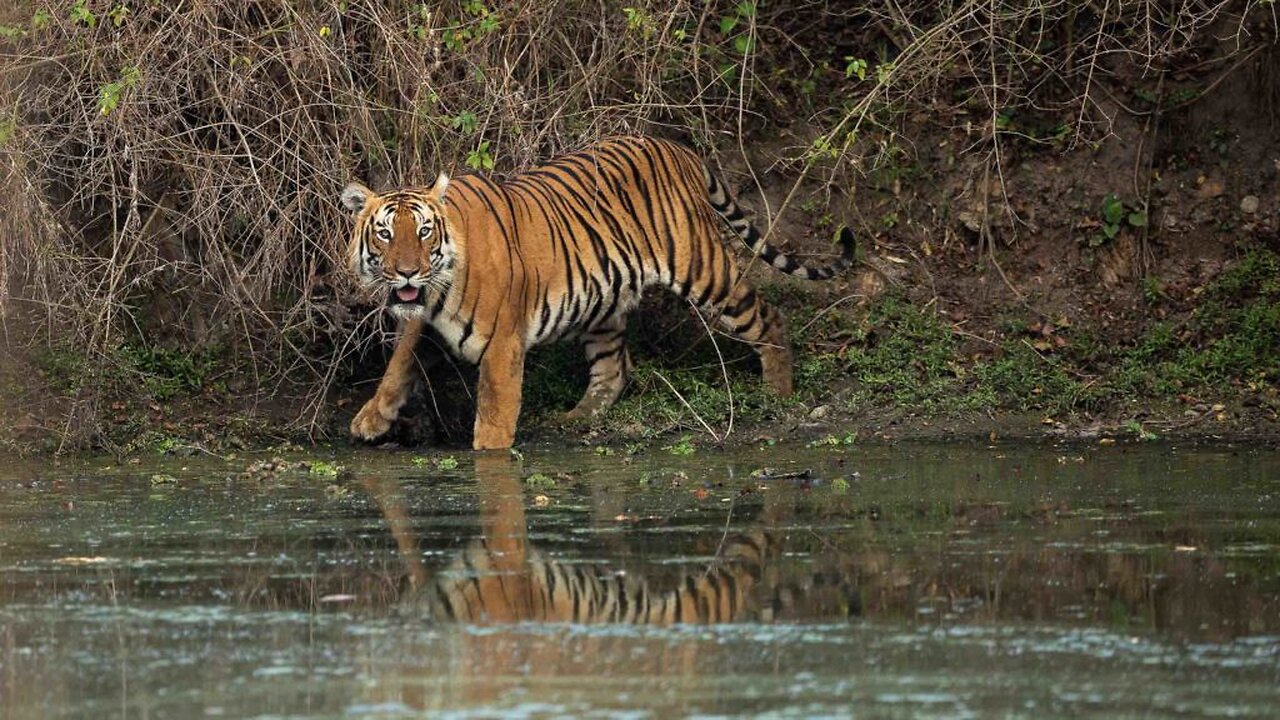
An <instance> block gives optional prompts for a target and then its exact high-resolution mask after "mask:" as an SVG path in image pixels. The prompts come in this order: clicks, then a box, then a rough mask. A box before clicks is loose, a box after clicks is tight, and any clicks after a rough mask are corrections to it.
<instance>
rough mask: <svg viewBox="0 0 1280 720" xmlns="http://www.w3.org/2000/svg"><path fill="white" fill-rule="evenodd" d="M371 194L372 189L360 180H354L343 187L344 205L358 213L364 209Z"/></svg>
mask: <svg viewBox="0 0 1280 720" xmlns="http://www.w3.org/2000/svg"><path fill="white" fill-rule="evenodd" d="M370 195H373V191H372V190H370V189H369V188H367V187H365V186H364V185H361V184H360V183H358V182H353V183H351V184H350V185H348V186H346V187H345V188H343V189H342V206H343V207H345V208H346V209H348V210H350V211H351V212H352V213H353V214H357V215H358V214H359V213H360V211H361V210H363V209H364V206H365V203H367V202H369V196H370Z"/></svg>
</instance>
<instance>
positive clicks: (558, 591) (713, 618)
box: [365, 452, 859, 625]
mask: <svg viewBox="0 0 1280 720" xmlns="http://www.w3.org/2000/svg"><path fill="white" fill-rule="evenodd" d="M476 475H477V479H478V481H479V494H480V522H481V537H480V538H477V539H476V540H474V541H472V542H471V543H470V544H468V545H467V547H465V548H464V549H463V550H462V551H461V552H459V553H458V554H457V555H456V556H455V557H454V558H453V559H452V561H451V562H450V563H449V564H448V566H446V567H445V568H444V569H443V570H442V571H441V572H438V573H436V574H434V575H431V574H429V573H428V572H427V570H426V569H425V567H424V566H423V564H422V562H421V559H420V555H419V551H418V548H417V543H416V541H415V539H414V538H413V536H412V532H411V529H410V528H411V522H410V518H409V517H408V513H407V512H406V510H405V508H404V506H403V504H402V501H401V498H400V497H399V495H398V492H397V490H396V488H395V487H394V486H392V485H390V484H388V483H387V482H385V481H377V480H367V481H365V485H366V488H367V489H368V490H369V491H370V492H371V493H372V494H373V495H374V497H375V498H376V499H377V501H378V503H379V505H380V507H381V508H382V511H383V514H384V516H385V517H386V519H387V522H388V525H389V526H390V530H391V532H392V534H393V536H394V537H395V539H396V542H397V544H398V546H399V549H400V551H401V555H402V556H403V557H404V559H405V562H406V565H407V570H408V576H409V585H410V588H411V591H410V592H409V593H408V594H407V595H406V597H405V598H404V602H402V609H403V610H404V611H405V612H413V613H420V614H422V615H424V616H426V617H428V618H430V619H432V620H436V621H441V622H453V623H466V624H482V625H493V624H505V623H518V622H547V623H579V624H601V623H617V624H647V625H674V624H713V623H728V622H739V621H762V622H772V621H776V620H784V619H789V618H792V617H805V618H813V619H817V618H825V619H832V618H835V617H840V618H847V617H849V616H852V615H856V614H858V612H859V596H858V593H857V592H856V589H855V588H852V587H851V586H850V585H849V584H847V583H845V582H843V581H842V579H841V578H840V577H839V575H838V574H835V573H813V574H811V575H808V576H806V577H804V578H803V579H802V580H800V581H793V582H780V581H778V579H777V569H776V568H775V567H772V564H776V563H775V561H776V560H777V558H778V555H779V552H780V542H779V537H780V535H779V533H778V532H775V531H773V530H771V529H770V528H769V526H770V525H776V524H778V523H779V522H780V521H782V520H783V519H785V518H783V517H781V516H780V514H785V513H786V510H785V508H778V507H774V508H770V507H766V512H765V515H766V517H765V520H764V522H763V523H762V524H763V527H757V528H755V529H752V530H749V531H747V532H740V533H735V534H730V535H727V536H726V537H725V538H724V540H723V542H722V543H721V547H720V550H719V552H718V553H717V557H716V558H715V559H714V560H713V561H712V563H711V564H710V566H709V567H707V568H705V569H703V570H700V571H697V572H690V573H686V574H684V575H683V576H682V577H680V578H679V579H677V580H676V581H675V582H674V583H670V584H664V585H665V586H663V587H661V588H660V586H659V584H658V583H654V584H651V583H650V581H649V580H647V579H646V578H644V577H641V576H637V575H634V574H630V573H622V572H617V571H615V570H613V569H610V568H607V567H603V566H600V565H595V564H584V563H560V562H557V561H556V560H552V559H550V558H548V557H546V556H545V555H544V554H543V553H542V552H541V551H539V550H538V548H537V547H535V546H533V545H531V544H529V542H528V539H527V526H526V521H525V514H524V505H523V501H522V493H521V489H522V488H521V483H520V481H519V479H518V477H517V473H516V471H515V468H514V466H513V465H512V463H511V460H510V458H509V455H508V454H507V453H505V452H503V453H478V454H477V455H476Z"/></svg>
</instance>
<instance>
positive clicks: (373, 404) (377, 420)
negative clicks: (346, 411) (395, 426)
mask: <svg viewBox="0 0 1280 720" xmlns="http://www.w3.org/2000/svg"><path fill="white" fill-rule="evenodd" d="M378 405H379V402H378V396H377V395H374V396H373V397H371V398H369V402H366V403H365V404H364V407H362V408H360V412H358V413H356V416H355V417H354V418H352V419H351V435H352V436H353V437H355V438H357V439H359V440H375V439H377V438H379V437H381V436H383V435H385V434H386V432H387V431H388V430H390V429H391V421H392V420H395V416H394V415H393V416H391V417H386V416H385V415H383V414H382V410H380V409H379V408H378Z"/></svg>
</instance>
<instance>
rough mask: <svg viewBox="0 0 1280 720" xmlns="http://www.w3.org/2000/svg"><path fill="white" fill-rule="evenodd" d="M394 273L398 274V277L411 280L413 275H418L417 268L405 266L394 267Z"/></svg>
mask: <svg viewBox="0 0 1280 720" xmlns="http://www.w3.org/2000/svg"><path fill="white" fill-rule="evenodd" d="M396 272H397V273H399V274H400V275H403V276H404V277H407V278H411V277H413V276H414V275H416V274H418V268H416V267H408V266H405V265H396Z"/></svg>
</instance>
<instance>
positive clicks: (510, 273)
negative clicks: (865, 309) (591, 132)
mask: <svg viewBox="0 0 1280 720" xmlns="http://www.w3.org/2000/svg"><path fill="white" fill-rule="evenodd" d="M342 197H343V202H344V203H345V204H346V205H347V207H348V208H349V209H351V210H352V212H353V213H354V215H355V217H356V225H355V230H354V231H353V233H352V240H351V246H350V260H351V264H352V268H353V270H354V271H355V272H356V274H357V275H358V276H360V277H361V278H362V279H364V280H365V281H366V282H367V283H369V284H371V285H374V286H381V287H383V288H384V289H385V290H386V291H387V293H388V298H387V299H388V302H389V303H390V304H391V310H392V312H393V313H395V314H396V315H397V316H398V317H399V318H400V319H401V320H402V323H403V333H402V337H401V339H400V341H399V343H398V345H397V347H396V349H395V351H394V352H393V354H392V358H391V361H390V363H389V364H388V367H387V372H386V374H385V375H384V376H383V379H382V382H381V383H380V384H379V386H378V389H377V391H376V392H375V394H374V396H373V398H371V399H370V400H369V401H368V402H367V403H366V404H365V406H364V407H363V408H362V409H361V410H360V412H359V413H358V414H357V415H356V417H355V419H354V420H352V423H351V432H352V434H353V435H355V436H356V437H358V438H363V439H370V440H371V439H374V438H376V437H378V436H379V435H382V434H383V433H385V432H386V431H387V430H388V429H389V428H390V425H391V422H392V421H394V420H395V418H396V415H397V413H398V411H399V409H400V407H401V406H402V405H403V404H404V401H405V398H406V397H407V395H408V392H409V389H410V387H411V385H412V382H411V377H412V376H411V369H412V358H413V346H414V344H416V342H417V338H418V337H419V335H420V334H421V331H422V327H423V325H424V324H425V323H430V324H431V325H432V326H433V327H434V328H435V329H436V330H437V331H438V332H439V333H440V335H441V336H442V337H443V338H444V340H445V342H446V344H448V346H449V348H450V349H451V350H452V351H453V352H454V353H455V354H457V355H458V356H459V357H461V358H464V359H466V360H469V361H471V362H476V363H479V365H480V380H479V387H478V390H477V393H476V422H475V437H474V445H475V447H476V448H477V449H482V448H505V447H509V446H510V445H511V443H512V441H513V439H514V436H515V429H516V420H517V418H518V416H519V413H520V397H521V383H522V381H523V372H524V355H525V352H526V351H527V350H528V349H529V348H531V347H534V346H536V345H540V344H543V343H546V342H551V341H554V340H558V339H561V338H565V337H569V336H576V337H579V338H580V339H581V341H582V343H583V346H584V350H585V352H586V354H587V359H588V361H589V362H590V364H591V379H590V383H589V385H588V388H587V391H586V393H585V394H584V395H583V398H582V400H581V401H580V402H579V403H578V405H577V407H575V408H574V409H573V410H572V411H571V412H570V413H569V414H570V416H571V417H582V416H589V415H594V414H596V413H599V412H602V411H603V410H605V409H607V408H608V407H609V406H610V405H612V404H613V402H614V401H615V400H616V399H617V397H618V395H619V394H620V393H621V392H622V388H623V386H624V385H625V383H626V376H627V372H628V371H629V369H630V366H631V362H630V358H629V357H628V355H627V351H626V348H625V346H624V345H623V342H622V339H623V331H624V330H625V327H626V318H627V313H628V312H629V311H630V310H631V309H632V308H634V307H635V305H636V304H637V303H638V302H639V300H640V296H641V293H642V292H643V291H644V290H645V288H647V287H650V286H654V285H658V286H663V287H666V288H668V289H670V290H672V291H674V292H676V293H677V294H679V295H680V296H681V297H684V298H687V299H689V300H690V301H692V302H693V303H694V304H696V305H698V306H699V307H701V308H703V309H706V310H708V311H710V312H711V313H712V314H713V315H715V316H716V317H717V318H718V319H719V322H720V324H721V325H722V326H724V327H725V328H726V329H727V330H728V331H729V332H731V333H732V334H734V335H735V336H737V337H739V338H741V339H742V340H744V341H746V342H749V343H751V344H753V345H754V347H755V348H756V350H757V352H758V353H759V355H760V359H761V364H762V366H763V374H764V379H765V382H766V383H767V384H768V385H769V386H770V387H771V388H772V389H773V390H774V391H775V392H777V393H778V394H780V395H788V394H790V393H791V391H792V382H791V349H790V346H789V343H788V340H787V334H786V325H785V321H784V320H783V318H782V316H781V315H780V314H779V313H778V312H777V311H776V310H775V309H774V308H773V307H771V306H769V305H768V304H766V303H765V302H764V301H763V300H762V299H761V298H760V297H759V296H758V295H757V294H756V292H755V291H754V290H753V289H752V288H751V286H750V285H748V284H747V283H746V282H745V281H744V280H743V278H742V275H741V271H740V270H739V268H738V266H737V264H736V263H735V262H734V260H733V258H732V256H731V253H730V252H729V250H728V248H727V247H726V246H725V245H724V243H723V242H722V240H721V236H722V233H723V231H724V229H725V224H726V223H727V224H728V226H729V227H730V228H731V229H732V230H734V231H736V232H737V233H738V235H739V236H740V237H741V239H742V240H743V242H745V243H746V244H747V245H748V247H749V248H751V250H752V251H753V252H755V253H757V254H758V255H759V256H760V257H761V258H762V259H763V260H765V261H766V262H769V263H770V264H772V265H773V266H774V267H776V268H778V269H780V270H782V271H784V272H787V273H790V274H794V275H799V276H801V277H806V278H810V279H824V278H828V277H831V276H832V275H833V274H834V273H835V272H838V271H839V270H841V269H843V268H844V267H846V266H847V265H848V264H849V262H850V261H851V259H852V255H853V238H852V236H851V235H850V234H849V233H848V231H847V230H846V231H845V232H844V234H843V236H842V242H843V245H844V255H843V256H842V257H841V258H840V259H839V260H837V261H836V262H834V263H832V264H831V265H829V266H827V267H825V268H817V269H814V268H808V267H806V266H804V265H801V264H799V263H797V262H796V261H795V260H793V259H791V258H789V257H787V256H786V255H784V254H782V253H780V252H779V251H778V250H777V249H775V248H773V247H772V246H770V245H768V244H766V243H765V242H764V241H763V240H762V239H760V237H759V234H758V233H757V232H756V230H755V228H754V227H752V226H751V224H750V222H748V221H747V220H746V219H745V218H744V217H743V215H742V213H741V212H740V210H739V209H738V208H737V206H736V205H735V204H734V202H733V200H732V198H730V197H729V196H728V194H727V192H726V191H725V189H724V188H723V186H722V185H721V184H720V182H719V181H718V180H717V179H716V178H715V176H714V175H712V174H711V173H710V172H709V171H708V170H707V169H706V168H705V166H704V165H703V164H702V162H701V160H699V159H698V157H697V156H696V155H694V154H693V153H692V152H690V151H689V150H688V149H686V148H684V147H682V146H679V145H676V144H674V143H670V142H667V141H663V140H656V139H651V138H616V139H613V140H608V141H604V142H602V143H600V144H598V145H596V146H594V147H592V148H589V149H587V150H583V151H580V152H577V153H573V154H570V155H565V156H563V157H560V158H557V159H555V160H553V161H551V162H549V163H547V164H546V165H542V166H539V167H537V168H533V169H531V170H529V171H526V172H524V173H521V174H518V175H516V176H514V177H513V178H511V179H510V180H507V181H505V182H497V181H495V180H492V179H489V178H486V177H483V176H479V175H468V176H463V177H460V178H456V179H454V180H450V179H449V178H447V177H445V176H443V175H442V176H441V177H440V179H439V180H437V182H436V184H435V185H434V186H433V187H431V188H411V189H403V190H395V191H391V192H387V193H382V194H376V193H373V192H372V191H370V190H369V189H368V188H365V187H364V186H362V185H359V184H354V183H353V184H352V185H350V186H348V187H347V189H346V190H344V191H343V195H342Z"/></svg>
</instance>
